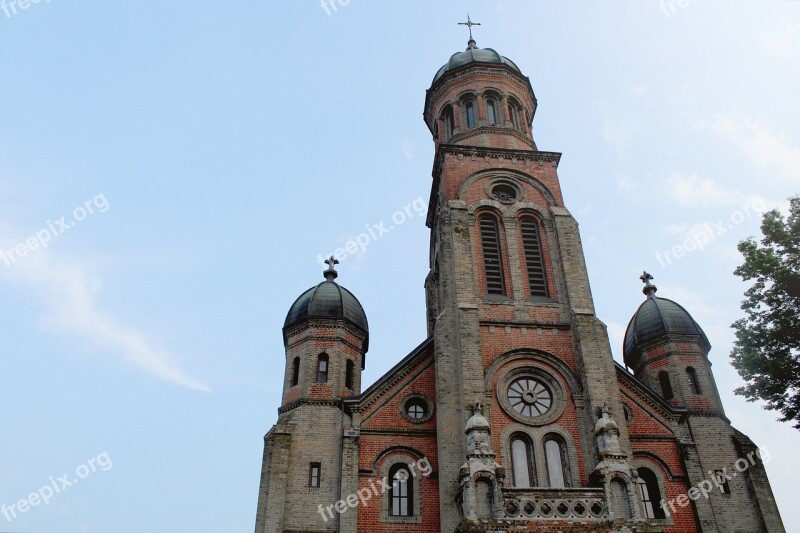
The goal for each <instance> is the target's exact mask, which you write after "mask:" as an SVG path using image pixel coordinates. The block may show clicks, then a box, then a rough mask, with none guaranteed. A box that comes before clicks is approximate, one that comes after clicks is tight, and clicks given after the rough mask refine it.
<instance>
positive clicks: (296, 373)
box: [291, 357, 300, 387]
mask: <svg viewBox="0 0 800 533" xmlns="http://www.w3.org/2000/svg"><path fill="white" fill-rule="evenodd" d="M299 382H300V358H299V357H295V358H294V360H293V361H292V384H291V386H292V387H294V386H295V385H297V384H298V383H299Z"/></svg>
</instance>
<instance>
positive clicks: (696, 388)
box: [686, 366, 703, 394]
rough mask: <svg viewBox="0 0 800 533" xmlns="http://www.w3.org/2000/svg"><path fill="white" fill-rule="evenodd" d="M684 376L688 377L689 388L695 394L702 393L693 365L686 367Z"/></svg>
mask: <svg viewBox="0 0 800 533" xmlns="http://www.w3.org/2000/svg"><path fill="white" fill-rule="evenodd" d="M686 377H687V378H688V379H689V388H690V389H691V391H692V392H693V393H695V394H703V391H702V389H700V382H699V381H698V380H697V371H696V370H695V369H694V368H693V367H691V366H690V367H687V368H686Z"/></svg>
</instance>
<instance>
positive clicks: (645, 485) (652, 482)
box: [636, 468, 664, 519]
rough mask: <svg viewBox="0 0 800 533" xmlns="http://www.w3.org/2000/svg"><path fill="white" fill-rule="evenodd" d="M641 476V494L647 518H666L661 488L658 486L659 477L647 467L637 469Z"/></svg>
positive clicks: (637, 481)
mask: <svg viewBox="0 0 800 533" xmlns="http://www.w3.org/2000/svg"><path fill="white" fill-rule="evenodd" d="M637 472H639V478H638V479H637V480H636V483H637V485H639V495H640V496H641V497H642V504H643V505H644V516H645V518H658V519H661V518H664V509H662V508H661V505H659V502H660V501H661V490H660V489H659V488H658V478H657V477H656V475H655V474H654V473H653V471H652V470H650V469H647V468H639V469H637Z"/></svg>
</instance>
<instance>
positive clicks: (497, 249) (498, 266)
mask: <svg viewBox="0 0 800 533" xmlns="http://www.w3.org/2000/svg"><path fill="white" fill-rule="evenodd" d="M477 218H478V224H477V225H478V238H479V241H480V246H481V259H482V260H483V284H484V286H483V289H484V291H485V293H486V295H488V296H495V297H501V298H504V297H505V298H507V297H508V288H507V286H506V273H505V270H506V269H505V265H504V264H503V242H502V231H501V222H500V219H499V218H498V217H497V216H496V215H495V214H493V213H491V212H483V213H480V214H478V217H477ZM484 221H487V222H488V223H489V224H491V227H489V226H488V225H486V226H485V225H484ZM489 232H491V233H492V234H491V235H489ZM487 245H493V246H494V249H493V250H489V249H488V248H487ZM487 252H489V253H487ZM491 261H494V263H492V262H491ZM487 267H491V269H490V268H487ZM490 278H491V282H490Z"/></svg>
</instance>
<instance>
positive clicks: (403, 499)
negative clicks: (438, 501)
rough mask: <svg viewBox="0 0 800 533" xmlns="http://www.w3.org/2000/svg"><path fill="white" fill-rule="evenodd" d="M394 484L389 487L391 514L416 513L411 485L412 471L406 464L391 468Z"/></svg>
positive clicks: (405, 514)
mask: <svg viewBox="0 0 800 533" xmlns="http://www.w3.org/2000/svg"><path fill="white" fill-rule="evenodd" d="M389 479H391V480H392V486H391V488H390V489H389V514H390V515H391V516H412V515H413V514H414V505H413V503H414V501H413V498H414V492H413V490H412V487H411V472H409V471H408V467H407V466H406V465H405V464H398V465H395V466H393V467H392V468H391V469H390V470H389Z"/></svg>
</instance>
